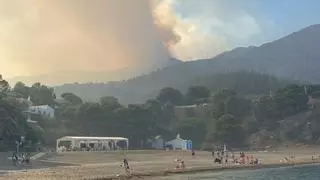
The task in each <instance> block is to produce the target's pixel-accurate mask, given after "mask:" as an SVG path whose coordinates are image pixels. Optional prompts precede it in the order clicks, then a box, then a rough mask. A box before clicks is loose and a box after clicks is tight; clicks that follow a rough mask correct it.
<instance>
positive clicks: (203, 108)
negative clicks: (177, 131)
mask: <svg viewBox="0 0 320 180" xmlns="http://www.w3.org/2000/svg"><path fill="white" fill-rule="evenodd" d="M208 106H209V104H207V103H204V104H199V105H190V106H175V107H174V114H175V116H176V117H177V119H178V120H184V119H186V118H191V117H203V116H206V115H207V114H208V113H209V108H208Z"/></svg>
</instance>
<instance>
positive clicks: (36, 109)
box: [27, 105, 55, 119]
mask: <svg viewBox="0 0 320 180" xmlns="http://www.w3.org/2000/svg"><path fill="white" fill-rule="evenodd" d="M27 113H28V114H36V115H40V116H43V117H47V118H51V119H52V118H54V117H55V110H54V109H53V108H52V107H50V106H49V105H40V106H30V107H29V109H28V111H27Z"/></svg>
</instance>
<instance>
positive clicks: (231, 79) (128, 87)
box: [55, 64, 290, 105]
mask: <svg viewBox="0 0 320 180" xmlns="http://www.w3.org/2000/svg"><path fill="white" fill-rule="evenodd" d="M180 66H181V69H178V70H177V71H171V70H170V69H172V68H171V67H168V68H165V69H163V70H161V71H156V72H153V73H150V74H147V75H144V76H139V77H136V78H132V79H130V80H127V81H122V82H109V83H107V84H103V83H100V84H96V83H87V84H65V85H62V86H58V87H55V92H56V94H57V96H60V95H61V94H63V93H65V92H73V93H74V94H77V95H78V96H80V97H81V98H82V99H83V100H85V101H98V100H99V98H100V97H102V96H105V95H106V94H108V95H109V96H114V97H116V98H117V99H119V102H120V103H121V104H126V105H127V104H136V103H144V102H145V101H147V100H148V99H153V98H155V97H156V96H157V95H158V94H159V92H160V90H161V89H162V88H163V87H172V88H175V89H178V90H180V91H181V92H182V93H186V92H187V90H188V88H189V86H206V87H208V88H209V90H210V91H212V92H215V91H219V90H221V89H232V90H234V91H236V92H237V93H238V94H240V95H261V94H265V93H266V92H268V91H269V90H276V89H279V88H281V87H283V86H284V85H286V84H288V83H290V81H288V80H283V79H279V78H276V77H274V76H270V75H268V74H261V73H256V72H247V71H237V72H228V73H220V74H219V73H218V74H217V73H215V72H214V71H210V72H207V73H205V75H204V74H203V73H202V72H201V70H199V71H192V70H189V69H185V67H187V64H186V65H185V66H183V64H181V65H179V67H180ZM181 72H183V73H181Z"/></svg>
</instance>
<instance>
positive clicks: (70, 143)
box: [56, 136, 129, 152]
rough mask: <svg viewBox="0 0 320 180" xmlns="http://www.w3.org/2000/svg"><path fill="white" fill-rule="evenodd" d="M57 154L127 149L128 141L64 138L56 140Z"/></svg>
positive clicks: (79, 137)
mask: <svg viewBox="0 0 320 180" xmlns="http://www.w3.org/2000/svg"><path fill="white" fill-rule="evenodd" d="M56 148H57V149H56V150H57V152H61V151H66V150H67V151H71V150H72V151H79V150H80V151H108V150H119V149H128V148H129V140H128V139H127V138H123V137H85V136H64V137H62V138H60V139H57V145H56Z"/></svg>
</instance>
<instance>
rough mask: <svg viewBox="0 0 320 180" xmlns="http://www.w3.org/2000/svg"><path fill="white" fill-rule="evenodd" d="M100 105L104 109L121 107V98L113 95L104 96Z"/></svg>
mask: <svg viewBox="0 0 320 180" xmlns="http://www.w3.org/2000/svg"><path fill="white" fill-rule="evenodd" d="M100 105H101V106H102V107H103V108H104V109H108V110H114V109H117V108H119V107H121V105H120V103H119V100H118V99H117V98H115V97H113V96H104V97H101V98H100Z"/></svg>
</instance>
